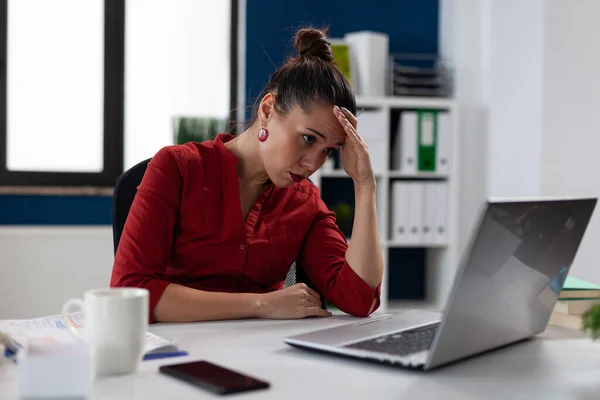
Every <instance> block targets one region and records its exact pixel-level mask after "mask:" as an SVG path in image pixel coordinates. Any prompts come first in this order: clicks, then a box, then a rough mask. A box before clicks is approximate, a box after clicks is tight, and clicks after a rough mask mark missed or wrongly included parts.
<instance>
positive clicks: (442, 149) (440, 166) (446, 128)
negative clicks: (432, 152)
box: [435, 111, 452, 175]
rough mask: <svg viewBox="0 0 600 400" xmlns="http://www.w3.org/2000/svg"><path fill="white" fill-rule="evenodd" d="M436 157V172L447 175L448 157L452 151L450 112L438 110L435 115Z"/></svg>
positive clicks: (448, 169) (448, 170)
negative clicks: (436, 123)
mask: <svg viewBox="0 0 600 400" xmlns="http://www.w3.org/2000/svg"><path fill="white" fill-rule="evenodd" d="M437 121H438V125H437V149H436V150H437V157H436V166H435V168H436V172H438V173H440V174H442V175H447V174H449V173H450V162H451V160H450V157H451V154H450V153H451V151H452V120H451V117H450V113H448V112H447V111H440V112H438V115H437Z"/></svg>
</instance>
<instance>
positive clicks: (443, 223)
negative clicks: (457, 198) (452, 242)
mask: <svg viewBox="0 0 600 400" xmlns="http://www.w3.org/2000/svg"><path fill="white" fill-rule="evenodd" d="M434 185H435V189H434V190H435V192H436V196H435V197H436V202H437V207H436V212H435V221H436V224H435V233H434V241H433V244H438V245H445V244H447V243H448V233H447V231H448V230H447V224H448V183H447V182H435V183H434Z"/></svg>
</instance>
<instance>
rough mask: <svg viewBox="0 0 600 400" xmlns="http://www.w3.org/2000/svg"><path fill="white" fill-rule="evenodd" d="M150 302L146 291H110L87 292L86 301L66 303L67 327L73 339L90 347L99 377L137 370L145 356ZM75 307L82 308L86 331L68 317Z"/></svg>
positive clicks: (120, 289) (114, 289) (69, 301)
mask: <svg viewBox="0 0 600 400" xmlns="http://www.w3.org/2000/svg"><path fill="white" fill-rule="evenodd" d="M148 302H149V292H148V290H146V289H139V288H109V289H92V290H88V291H87V292H85V294H84V298H83V300H81V299H70V300H68V301H67V302H66V303H65V304H64V306H63V308H62V314H63V319H64V324H65V326H66V327H67V328H68V330H69V331H70V332H71V333H72V334H73V336H75V337H76V338H77V339H79V340H81V341H83V342H86V343H89V344H90V346H91V350H92V357H93V362H94V370H95V374H96V376H102V375H125V374H130V373H134V372H136V371H137V369H138V367H139V363H140V361H141V360H142V357H143V356H144V344H145V339H146V332H147V330H148ZM73 306H78V307H79V308H81V309H83V312H84V320H85V323H84V327H83V329H78V328H79V327H78V328H76V327H75V326H74V324H73V321H72V320H71V318H69V313H71V309H72V308H73ZM80 331H83V332H81V333H80Z"/></svg>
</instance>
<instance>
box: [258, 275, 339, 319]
mask: <svg viewBox="0 0 600 400" xmlns="http://www.w3.org/2000/svg"><path fill="white" fill-rule="evenodd" d="M330 315H331V313H330V312H329V311H327V310H324V309H323V308H322V307H321V298H320V297H319V294H318V293H317V292H315V291H314V290H312V289H311V288H309V287H308V286H306V284H304V283H297V284H295V285H293V286H290V287H287V288H285V289H280V290H276V291H274V292H269V293H265V294H261V295H260V300H259V317H260V318H270V319H295V318H306V317H328V316H330Z"/></svg>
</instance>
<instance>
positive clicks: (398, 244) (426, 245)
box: [381, 240, 448, 249]
mask: <svg viewBox="0 0 600 400" xmlns="http://www.w3.org/2000/svg"><path fill="white" fill-rule="evenodd" d="M381 245H382V246H384V247H390V248H391V247H394V248H415V249H418V248H426V249H430V248H431V249H435V248H444V247H447V246H448V245H447V244H444V243H403V242H397V241H394V240H386V241H383V242H381Z"/></svg>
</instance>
